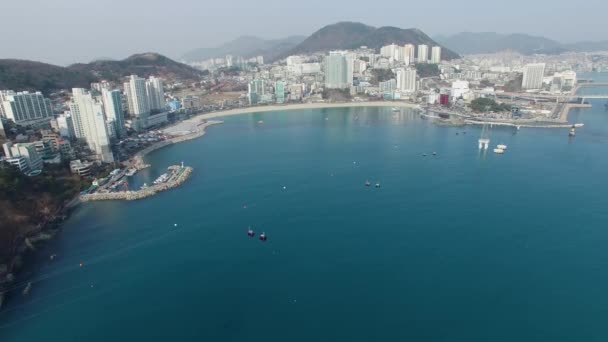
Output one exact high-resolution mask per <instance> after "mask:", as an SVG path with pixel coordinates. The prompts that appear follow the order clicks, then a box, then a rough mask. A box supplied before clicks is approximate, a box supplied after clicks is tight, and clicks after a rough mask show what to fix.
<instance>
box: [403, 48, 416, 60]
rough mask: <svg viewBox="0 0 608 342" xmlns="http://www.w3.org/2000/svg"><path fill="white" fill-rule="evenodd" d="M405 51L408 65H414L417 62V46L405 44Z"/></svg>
mask: <svg viewBox="0 0 608 342" xmlns="http://www.w3.org/2000/svg"><path fill="white" fill-rule="evenodd" d="M403 48H404V49H405V58H406V59H407V64H412V63H414V61H415V60H416V46H414V45H413V44H405V46H404V47H403Z"/></svg>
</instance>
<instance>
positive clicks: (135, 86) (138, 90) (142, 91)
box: [124, 75, 150, 119]
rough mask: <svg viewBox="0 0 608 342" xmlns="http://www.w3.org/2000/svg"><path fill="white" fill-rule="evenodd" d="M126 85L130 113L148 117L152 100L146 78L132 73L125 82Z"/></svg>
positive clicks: (142, 117) (138, 116)
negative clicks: (150, 99)
mask: <svg viewBox="0 0 608 342" xmlns="http://www.w3.org/2000/svg"><path fill="white" fill-rule="evenodd" d="M124 87H125V94H127V101H128V104H129V114H131V115H132V116H135V117H137V118H141V119H145V118H147V117H148V116H149V115H150V102H149V99H148V91H147V88H146V80H145V79H143V78H140V77H138V76H136V75H131V76H130V77H129V81H128V82H126V83H125V84H124Z"/></svg>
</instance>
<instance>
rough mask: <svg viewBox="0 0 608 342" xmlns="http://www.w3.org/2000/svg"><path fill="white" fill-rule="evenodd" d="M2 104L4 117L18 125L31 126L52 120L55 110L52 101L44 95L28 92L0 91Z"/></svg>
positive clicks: (0, 104)
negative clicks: (33, 123)
mask: <svg viewBox="0 0 608 342" xmlns="http://www.w3.org/2000/svg"><path fill="white" fill-rule="evenodd" d="M0 99H1V100H2V102H1V103H0V106H1V107H2V115H3V116H4V117H5V118H6V119H9V120H12V121H13V122H15V123H16V124H29V123H32V122H37V121H43V120H51V119H52V117H53V109H52V107H51V100H49V99H47V98H45V97H44V96H43V95H42V93H40V92H35V93H30V92H27V91H23V92H18V93H16V92H14V91H12V90H3V91H0Z"/></svg>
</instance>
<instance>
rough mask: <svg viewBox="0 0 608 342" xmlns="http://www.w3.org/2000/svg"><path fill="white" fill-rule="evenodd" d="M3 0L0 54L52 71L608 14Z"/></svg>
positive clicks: (545, 4) (552, 31)
mask: <svg viewBox="0 0 608 342" xmlns="http://www.w3.org/2000/svg"><path fill="white" fill-rule="evenodd" d="M4 2H5V3H3V5H2V7H3V9H2V11H1V12H0V31H2V32H5V33H7V32H12V33H13V34H4V35H3V37H2V43H3V49H2V52H1V53H0V58H19V59H29V60H38V61H44V62H48V63H54V64H60V65H67V64H70V63H75V62H89V61H91V60H93V59H98V58H116V59H120V58H125V57H127V56H129V55H131V54H134V53H139V52H146V51H154V52H159V53H162V54H165V55H167V56H169V57H172V58H178V57H180V56H181V55H182V54H183V53H185V52H186V51H189V50H191V49H195V48H200V47H213V46H216V45H219V44H222V43H224V42H227V41H229V40H231V39H234V38H236V37H238V36H241V35H245V34H247V35H255V36H259V37H262V38H282V37H286V36H290V35H304V36H307V35H309V34H311V33H312V32H314V31H316V30H317V29H319V28H321V27H323V26H325V25H328V24H332V23H335V22H338V21H358V22H363V23H365V24H368V25H373V26H389V25H390V26H397V27H400V28H410V27H415V28H419V29H421V30H423V31H424V32H426V33H427V34H429V35H431V36H435V35H439V34H454V33H458V32H463V31H472V32H486V31H488V32H500V33H514V32H521V33H527V34H533V35H541V36H545V37H547V38H551V39H555V40H558V41H561V42H574V41H582V40H603V39H606V36H605V30H603V29H601V25H600V23H602V22H603V20H604V19H605V13H606V12H607V11H608V4H607V3H606V2H605V1H602V0H589V1H585V2H574V1H563V0H560V1H552V2H549V1H540V2H531V1H524V0H514V1H509V2H493V3H492V4H491V5H492V6H491V7H490V6H488V2H486V1H481V0H468V1H460V2H453V1H447V0H441V1H433V2H420V1H418V2H402V1H400V2H397V1H393V2H385V3H379V4H370V3H365V2H352V1H345V0H338V1H331V2H327V1H321V0H310V1H306V2H290V1H279V0H259V1H245V0H236V1H213V2H210V1H196V0H175V1H171V2H167V1H160V0H150V1H145V2H142V1H132V0H129V1H119V0H107V1H103V2H93V1H79V0H54V1H45V0H33V1H10V2H9V1H4ZM573 13H576V14H578V15H576V16H574V15H573ZM16 33H18V34H16Z"/></svg>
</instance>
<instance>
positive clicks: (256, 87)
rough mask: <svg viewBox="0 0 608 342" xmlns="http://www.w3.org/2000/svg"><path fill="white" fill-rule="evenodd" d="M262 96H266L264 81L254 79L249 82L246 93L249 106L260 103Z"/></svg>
mask: <svg viewBox="0 0 608 342" xmlns="http://www.w3.org/2000/svg"><path fill="white" fill-rule="evenodd" d="M264 95H266V82H265V81H264V80H261V79H255V80H253V81H251V82H249V86H248V91H247V97H248V98H249V104H251V105H254V104H257V103H258V102H259V101H260V98H261V97H262V96H264Z"/></svg>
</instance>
